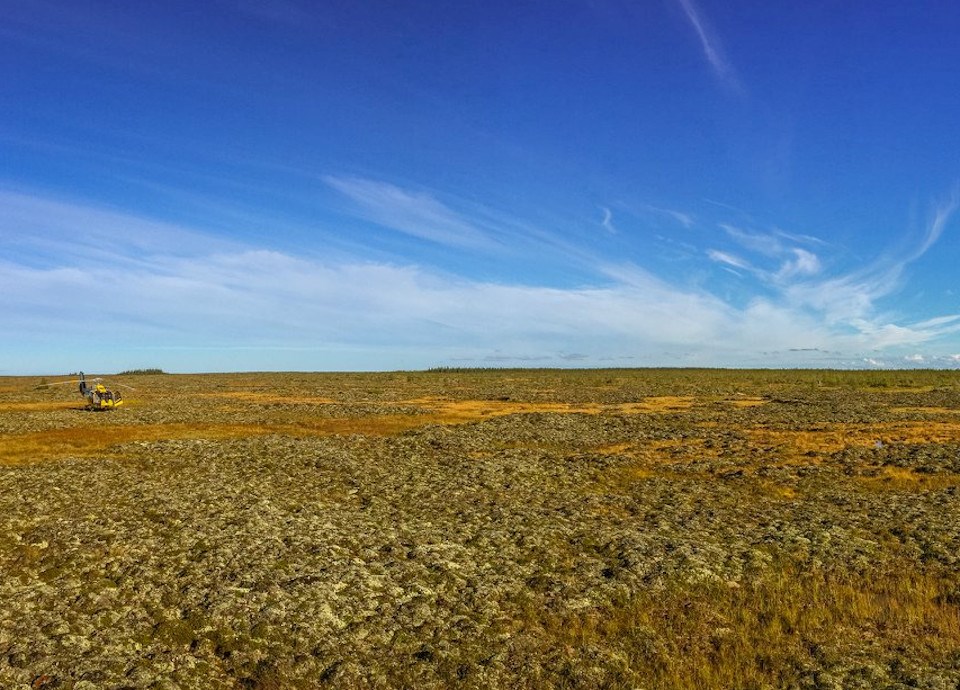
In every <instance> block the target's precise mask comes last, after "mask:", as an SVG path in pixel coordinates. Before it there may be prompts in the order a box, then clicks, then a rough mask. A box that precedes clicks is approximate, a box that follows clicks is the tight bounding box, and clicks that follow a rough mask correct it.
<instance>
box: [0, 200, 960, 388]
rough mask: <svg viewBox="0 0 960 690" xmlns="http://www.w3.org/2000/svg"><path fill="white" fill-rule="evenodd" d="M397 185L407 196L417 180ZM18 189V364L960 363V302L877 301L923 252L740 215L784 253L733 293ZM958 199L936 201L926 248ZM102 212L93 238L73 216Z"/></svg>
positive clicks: (8, 269)
mask: <svg viewBox="0 0 960 690" xmlns="http://www.w3.org/2000/svg"><path fill="white" fill-rule="evenodd" d="M374 189H379V190H380V191H382V190H383V188H374ZM388 191H390V194H389V195H387V196H390V195H393V196H396V197H397V198H399V199H400V201H401V204H402V205H403V206H406V207H408V206H409V204H410V198H411V197H409V196H405V195H404V194H402V193H400V192H396V193H394V192H393V191H392V188H391V189H390V190H388ZM6 199H7V200H8V201H11V200H15V201H17V203H15V204H14V203H9V204H7V213H5V214H0V223H2V225H0V230H3V231H4V233H8V232H9V231H11V230H15V229H16V227H17V226H22V225H23V224H24V223H25V222H27V221H28V220H29V222H30V223H31V224H32V226H31V227H32V228H33V229H34V230H35V231H36V232H34V233H33V234H32V235H31V236H29V237H28V236H26V235H22V234H21V235H18V236H17V237H18V239H16V240H12V239H10V238H12V237H14V236H13V235H12V234H7V235H6V237H7V240H5V252H4V253H5V255H6V256H7V257H9V258H6V259H3V260H0V294H2V295H3V297H2V298H0V302H2V306H3V309H4V313H5V321H6V328H7V330H8V332H10V333H16V334H17V340H16V343H15V344H19V347H20V348H21V349H20V350H17V349H15V348H14V345H13V344H11V343H7V344H6V345H4V346H3V347H2V350H0V351H2V353H3V355H4V358H5V360H6V361H7V363H8V366H11V367H14V368H18V369H21V370H23V369H35V368H37V367H40V366H41V364H42V362H41V359H40V358H43V357H46V358H50V357H51V356H53V355H52V354H51V353H52V352H54V350H53V349H52V346H51V345H50V344H51V343H55V344H56V347H57V348H59V350H61V351H63V352H71V351H74V352H96V343H97V342H98V341H100V339H103V343H104V344H105V345H104V347H106V348H108V349H106V350H104V352H110V353H114V356H123V355H122V353H124V352H132V351H135V350H138V349H140V350H144V349H146V350H151V349H152V351H156V352H163V351H165V349H166V351H168V352H171V353H172V352H176V353H178V354H177V355H176V360H175V361H176V362H178V364H177V365H176V366H178V367H180V368H182V367H184V366H192V367H193V368H194V369H210V368H211V362H215V361H216V360H215V358H214V356H213V355H212V354H210V353H214V352H216V351H217V350H218V349H219V350H222V351H244V352H246V353H247V355H246V356H245V357H244V358H240V359H233V360H230V361H231V362H236V363H238V364H237V366H247V367H249V366H250V364H249V363H250V362H255V361H256V353H257V352H260V353H261V355H260V356H261V359H262V360H263V361H264V364H263V365H262V367H263V368H270V367H269V366H268V365H269V360H270V357H272V356H273V355H270V354H269V353H277V352H286V353H288V354H287V355H286V356H284V357H283V358H281V360H277V361H283V362H285V363H289V362H296V361H297V359H296V357H297V353H309V356H308V354H302V355H301V359H302V361H303V365H302V367H303V368H309V369H316V368H324V361H325V359H324V358H327V360H326V361H334V362H337V363H339V364H338V365H337V368H344V367H346V368H361V369H364V368H365V369H391V368H416V367H427V366H433V365H443V364H447V363H451V362H478V363H482V362H514V363H518V364H523V363H524V362H528V363H534V362H554V363H556V364H557V365H559V366H603V365H609V366H613V365H628V366H686V365H689V366H785V367H793V366H830V367H873V366H890V363H891V362H892V363H900V364H901V365H902V366H904V367H911V366H933V367H950V368H952V367H957V366H960V357H958V356H957V355H955V354H952V353H953V352H954V351H956V350H960V347H957V346H956V344H955V343H954V344H953V347H952V349H951V343H949V342H943V341H944V340H945V339H947V338H946V337H947V336H949V335H951V334H953V333H956V332H957V331H958V330H960V315H952V314H946V315H940V316H937V317H934V318H927V319H923V320H920V321H913V322H911V321H894V320H893V319H892V318H891V317H887V316H884V315H883V314H882V313H881V312H880V311H879V309H878V308H877V302H878V300H880V299H881V298H882V297H884V296H885V295H887V294H890V292H891V291H892V290H894V289H895V288H896V285H897V284H898V281H901V280H902V275H903V265H904V262H905V261H906V260H910V261H913V260H916V259H917V258H919V255H917V256H912V255H911V256H909V257H908V259H906V260H904V262H901V263H891V264H884V265H876V266H869V267H866V268H865V269H864V270H863V271H860V272H854V273H849V274H846V275H841V276H828V275H824V268H823V265H822V262H821V261H820V260H819V258H818V257H817V256H816V255H815V254H814V252H813V251H812V250H811V249H810V248H809V247H808V248H806V249H805V248H802V247H797V246H794V245H791V244H786V243H782V245H774V244H773V243H772V242H766V243H764V242H763V241H762V240H761V239H760V238H758V236H755V235H749V236H748V235H746V234H743V233H741V235H740V236H739V237H735V238H734V239H735V240H737V241H739V242H740V244H741V245H742V246H743V248H744V250H745V251H746V250H748V249H749V248H750V247H752V249H753V250H754V251H755V252H759V254H760V256H761V258H762V257H763V256H765V257H767V258H769V259H770V260H771V261H773V262H774V264H773V265H772V266H771V268H770V269H764V270H763V272H762V275H761V274H758V275H759V278H757V279H758V280H759V281H760V282H761V283H764V284H765V286H766V288H767V289H766V290H758V291H757V293H756V294H755V295H754V296H753V297H752V298H751V299H749V300H747V301H746V302H745V303H743V304H740V305H739V306H736V305H734V304H733V303H732V302H731V301H730V300H728V299H724V298H723V297H722V296H721V295H720V294H717V293H714V292H710V291H709V290H707V289H705V288H697V287H690V286H689V285H687V284H683V283H680V282H670V281H667V280H665V279H663V278H661V277H658V276H656V275H654V274H653V273H651V272H650V271H648V270H647V269H645V268H644V267H641V266H637V265H634V264H631V263H629V262H627V261H622V260H621V261H606V262H603V263H599V264H598V265H596V266H595V273H596V280H594V281H593V282H592V283H591V284H586V285H577V286H559V287H558V286H545V285H537V284H525V283H522V282H519V281H518V282H506V281H496V280H478V279H475V278H466V277H463V276H458V275H451V274H449V273H446V272H443V271H439V270H436V269H432V268H431V267H429V266H423V265H418V264H416V263H414V262H411V261H403V260H398V261H396V262H384V261H369V260H365V259H364V258H363V257H357V258H355V259H352V260H343V259H337V260H333V259H324V258H322V257H318V256H317V255H316V254H314V253H311V254H309V255H308V254H304V255H293V254H292V253H290V252H282V251H277V250H275V249H271V248H264V247H252V246H242V245H239V244H237V243H235V242H231V241H225V240H223V239H221V238H219V237H215V236H210V235H208V234H206V233H203V232H198V231H194V230H191V229H189V228H182V227H178V226H175V225H170V224H165V223H156V222H153V221H149V220H146V219H142V218H138V217H135V216H129V215H125V214H122V213H119V212H110V213H107V212H104V211H102V210H98V209H92V208H88V207H86V206H83V205H76V204H68V203H63V202H59V201H56V202H53V201H48V200H46V199H44V198H42V197H35V196H30V195H22V194H21V195H18V196H17V197H16V198H14V197H12V196H10V195H7V197H6ZM955 207H956V204H953V205H952V206H951V205H947V206H943V207H940V211H939V212H937V213H935V214H934V219H935V220H934V222H935V223H936V227H934V228H933V229H932V230H931V232H930V233H928V234H927V235H926V236H925V238H924V246H923V247H922V250H923V251H926V250H927V249H929V248H930V246H932V244H933V241H935V240H936V238H937V237H939V235H940V234H941V233H942V232H943V229H944V225H945V224H946V222H947V220H948V219H949V216H950V214H951V213H952V211H953V209H954V208H955ZM10 209H12V211H11V210H10ZM50 211H53V212H50ZM380 212H382V213H385V214H386V213H388V208H387V207H386V206H384V207H383V208H381V210H380ZM29 214H42V215H36V216H30V215H29ZM28 216H29V218H28ZM408 217H409V216H404V218H408ZM439 222H440V220H438V223H439ZM464 222H468V221H464ZM94 225H95V226H96V227H97V228H98V234H97V235H96V237H95V240H96V241H92V240H91V239H90V236H89V235H84V233H82V232H79V233H78V232H77V228H83V227H86V226H90V227H93V226H94ZM465 227H468V226H465ZM934 233H935V235H936V236H935V237H933V241H929V240H930V237H931V236H933V234H934ZM31 237H32V238H33V239H30V238H31ZM781 242H782V240H781ZM707 252H708V250H706V249H705V250H704V256H705V257H706V258H705V260H704V263H705V264H707V265H709V264H710V263H712V262H714V261H716V262H720V263H722V264H724V265H732V264H733V263H734V262H733V260H732V259H731V258H730V257H731V256H732V255H731V254H728V253H726V252H722V251H719V250H713V253H712V254H709V255H708V254H707ZM921 253H922V252H921ZM737 261H738V262H739V263H740V264H741V265H740V266H738V268H743V269H744V270H754V269H751V268H750V267H751V266H753V264H752V263H750V262H748V261H747V259H737ZM756 271H759V269H756ZM18 352H19V353H20V354H18ZM190 353H193V354H192V355H191V354H190ZM391 353H393V354H391ZM191 356H192V357H193V360H192V361H193V362H194V364H193V365H190V364H189V362H190V361H191V359H190V357H191ZM171 357H173V355H171ZM44 361H45V360H44ZM365 361H369V362H370V363H369V364H366V363H365ZM151 364H152V363H151ZM158 365H163V366H166V365H165V364H164V363H162V362H161V363H158ZM48 366H49V367H51V368H55V363H54V362H52V361H51V362H49V365H48ZM171 368H173V366H171Z"/></svg>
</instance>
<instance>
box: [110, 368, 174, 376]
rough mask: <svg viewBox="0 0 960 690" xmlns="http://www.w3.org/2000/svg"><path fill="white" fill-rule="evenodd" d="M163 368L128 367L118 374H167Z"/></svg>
mask: <svg viewBox="0 0 960 690" xmlns="http://www.w3.org/2000/svg"><path fill="white" fill-rule="evenodd" d="M166 373H167V372H165V371H164V370H163V369H127V370H126V371H121V372H120V373H118V374H117V376H124V375H126V374H138V375H142V374H166Z"/></svg>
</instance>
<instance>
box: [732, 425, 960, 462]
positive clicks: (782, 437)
mask: <svg viewBox="0 0 960 690" xmlns="http://www.w3.org/2000/svg"><path fill="white" fill-rule="evenodd" d="M744 433H745V434H746V435H747V437H748V439H749V440H750V441H751V442H752V443H754V444H755V445H758V446H761V447H768V448H769V447H775V448H779V449H781V450H782V451H784V452H786V453H787V454H789V455H810V454H813V455H823V454H829V453H835V452H837V451H839V450H843V449H844V448H847V447H872V446H876V445H877V443H880V444H884V445H887V444H911V445H913V444H925V443H949V442H958V441H960V422H944V421H930V422H886V423H878V424H861V425H857V424H829V425H824V426H823V427H822V428H820V429H808V430H794V429H769V428H754V429H747V430H745V432H744Z"/></svg>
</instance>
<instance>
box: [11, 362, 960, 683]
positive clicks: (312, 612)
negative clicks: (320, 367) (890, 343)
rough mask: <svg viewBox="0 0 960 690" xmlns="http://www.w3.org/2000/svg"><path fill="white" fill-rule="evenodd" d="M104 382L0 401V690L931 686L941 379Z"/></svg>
mask: <svg viewBox="0 0 960 690" xmlns="http://www.w3.org/2000/svg"><path fill="white" fill-rule="evenodd" d="M884 377H886V378H884ZM51 378H52V377H51ZM121 381H122V382H125V383H127V384H129V385H133V386H135V388H136V391H135V392H131V393H129V394H127V395H126V396H125V397H126V398H127V405H126V406H125V407H124V408H123V409H121V410H118V411H116V412H113V413H90V412H85V411H82V410H80V409H78V408H79V406H80V403H82V401H81V400H80V399H79V398H76V401H74V399H73V398H72V397H71V395H72V393H71V392H69V391H68V390H64V389H51V388H46V389H35V386H36V384H37V380H36V379H0V463H2V465H0V568H2V573H3V578H2V581H0V687H3V688H7V687H9V688H86V689H87V690H89V689H91V688H150V687H157V688H198V689H199V688H314V687H324V686H329V687H411V688H413V687H417V688H420V687H427V688H429V687H437V688H439V687H468V688H471V687H472V688H481V687H530V688H534V687H584V688H593V687H597V688H599V687H624V688H628V687H629V688H632V687H643V688H674V687H676V688H680V687H716V688H721V687H744V688H762V687H770V688H779V687H794V688H844V687H848V688H874V687H887V688H906V687H924V688H948V687H949V688H953V687H957V684H958V683H960V609H958V606H960V496H958V487H960V417H958V415H957V411H958V410H960V379H957V378H956V377H955V376H954V375H952V374H947V373H936V372H917V373H889V374H884V375H878V374H873V373H870V374H866V373H863V374H855V373H848V374H837V373H830V372H826V373H823V372H820V373H817V372H780V373H777V372H703V371H699V372H697V371H642V370H641V371H594V372H577V371H572V372H558V371H528V372H523V371H500V372H469V371H459V372H458V371H444V372H429V373H419V374H416V373H394V374H357V375H333V374H283V375H264V374H261V375H253V374H251V375H216V376H214V375H211V376H149V377H148V376H144V377H126V378H124V379H122V380H121Z"/></svg>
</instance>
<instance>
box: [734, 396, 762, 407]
mask: <svg viewBox="0 0 960 690" xmlns="http://www.w3.org/2000/svg"><path fill="white" fill-rule="evenodd" d="M723 402H725V403H727V404H728V405H733V406H734V407H760V406H761V405H766V404H767V403H768V402H770V401H769V400H767V399H766V398H727V399H726V400H724V401H723Z"/></svg>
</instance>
